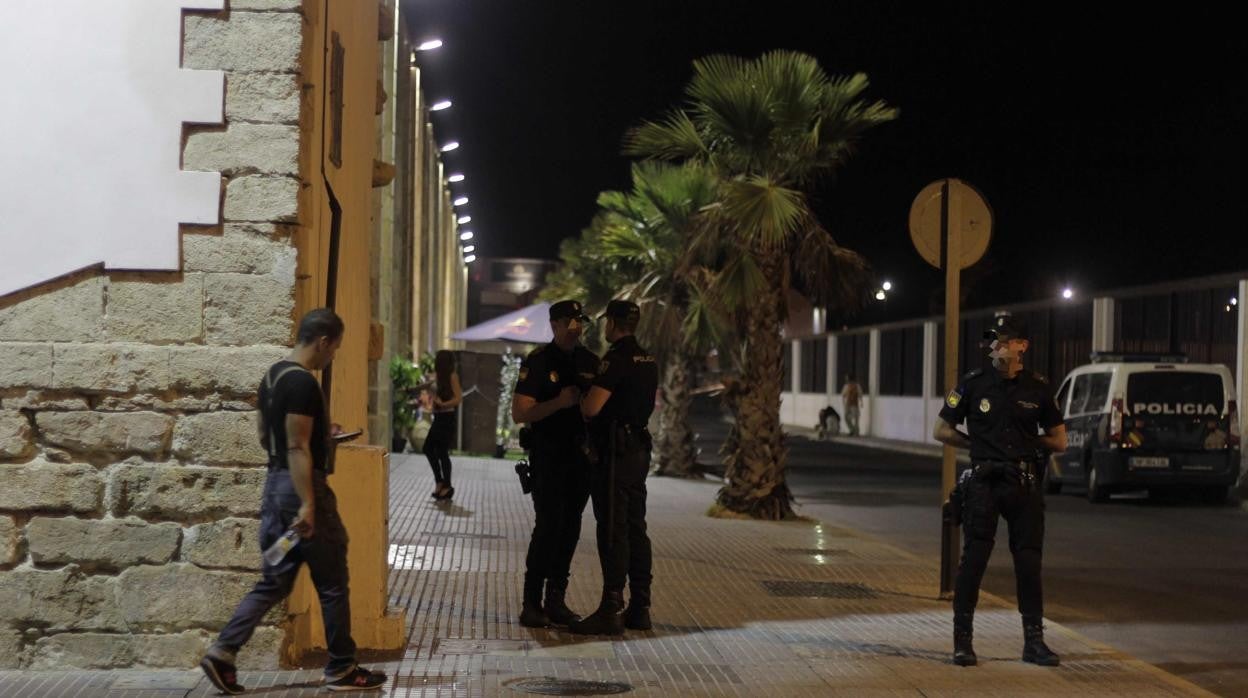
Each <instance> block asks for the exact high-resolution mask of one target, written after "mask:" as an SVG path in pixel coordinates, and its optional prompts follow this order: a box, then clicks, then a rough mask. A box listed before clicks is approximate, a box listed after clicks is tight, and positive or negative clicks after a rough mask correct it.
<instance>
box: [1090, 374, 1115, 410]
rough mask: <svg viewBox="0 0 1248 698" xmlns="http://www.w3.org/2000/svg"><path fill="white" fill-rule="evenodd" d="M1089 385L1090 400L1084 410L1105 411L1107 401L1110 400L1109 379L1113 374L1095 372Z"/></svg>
mask: <svg viewBox="0 0 1248 698" xmlns="http://www.w3.org/2000/svg"><path fill="white" fill-rule="evenodd" d="M1090 375H1091V377H1092V380H1091V384H1090V385H1089V386H1088V401H1087V403H1086V404H1085V405H1084V406H1083V411H1084V412H1104V411H1105V403H1106V402H1108V401H1109V379H1110V378H1111V377H1112V375H1113V374H1110V373H1093V374H1090Z"/></svg>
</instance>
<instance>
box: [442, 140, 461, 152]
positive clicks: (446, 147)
mask: <svg viewBox="0 0 1248 698" xmlns="http://www.w3.org/2000/svg"><path fill="white" fill-rule="evenodd" d="M458 147H459V141H451V142H450V143H447V144H446V145H444V146H442V152H444V153H449V152H451V151H452V150H455V149H456V148H458Z"/></svg>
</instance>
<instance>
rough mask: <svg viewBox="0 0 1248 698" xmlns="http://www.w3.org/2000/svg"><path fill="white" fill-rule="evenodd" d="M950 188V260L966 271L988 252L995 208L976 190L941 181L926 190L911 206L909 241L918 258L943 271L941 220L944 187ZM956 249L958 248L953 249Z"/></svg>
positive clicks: (957, 180)
mask: <svg viewBox="0 0 1248 698" xmlns="http://www.w3.org/2000/svg"><path fill="white" fill-rule="evenodd" d="M946 183H948V186H949V206H948V212H949V214H948V215H949V229H950V233H951V235H950V236H949V239H950V250H949V257H950V258H951V259H952V260H954V261H955V262H956V264H957V266H955V267H954V268H955V269H965V268H967V267H969V266H971V265H972V264H974V263H976V262H978V261H979V259H980V257H983V256H984V252H987V251H988V241H989V240H990V239H991V238H992V209H990V208H989V207H988V202H987V201H985V200H984V197H983V196H982V195H981V194H980V193H979V192H978V191H976V190H975V187H972V186H971V185H969V184H967V183H966V182H963V181H962V180H960V179H952V178H951V179H939V180H936V181H935V182H932V183H931V184H929V185H927V186H926V187H923V191H921V192H919V195H918V196H916V197H914V203H913V204H911V205H910V239H911V240H912V241H913V242H914V248H915V249H916V250H918V251H919V255H920V256H921V257H923V259H924V260H925V261H926V262H927V263H928V264H930V265H932V266H934V267H936V268H937V269H940V268H941V266H940V218H941V208H942V206H943V204H944V192H945V184H946ZM954 246H956V247H957V248H958V249H953V248H954Z"/></svg>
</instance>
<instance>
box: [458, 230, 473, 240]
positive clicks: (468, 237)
mask: <svg viewBox="0 0 1248 698" xmlns="http://www.w3.org/2000/svg"><path fill="white" fill-rule="evenodd" d="M459 239H460V240H471V239H472V231H471V230H465V231H464V232H462V233H460V234H459Z"/></svg>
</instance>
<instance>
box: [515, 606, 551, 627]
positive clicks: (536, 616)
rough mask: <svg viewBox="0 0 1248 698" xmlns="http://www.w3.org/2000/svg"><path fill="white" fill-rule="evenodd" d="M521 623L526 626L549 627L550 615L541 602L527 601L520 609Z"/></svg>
mask: <svg viewBox="0 0 1248 698" xmlns="http://www.w3.org/2000/svg"><path fill="white" fill-rule="evenodd" d="M520 625H523V626H524V627H526V628H549V627H550V617H548V616H547V615H546V612H545V611H543V610H542V605H541V604H538V603H531V602H528V601H526V602H524V606H523V607H522V608H521V609H520Z"/></svg>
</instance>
